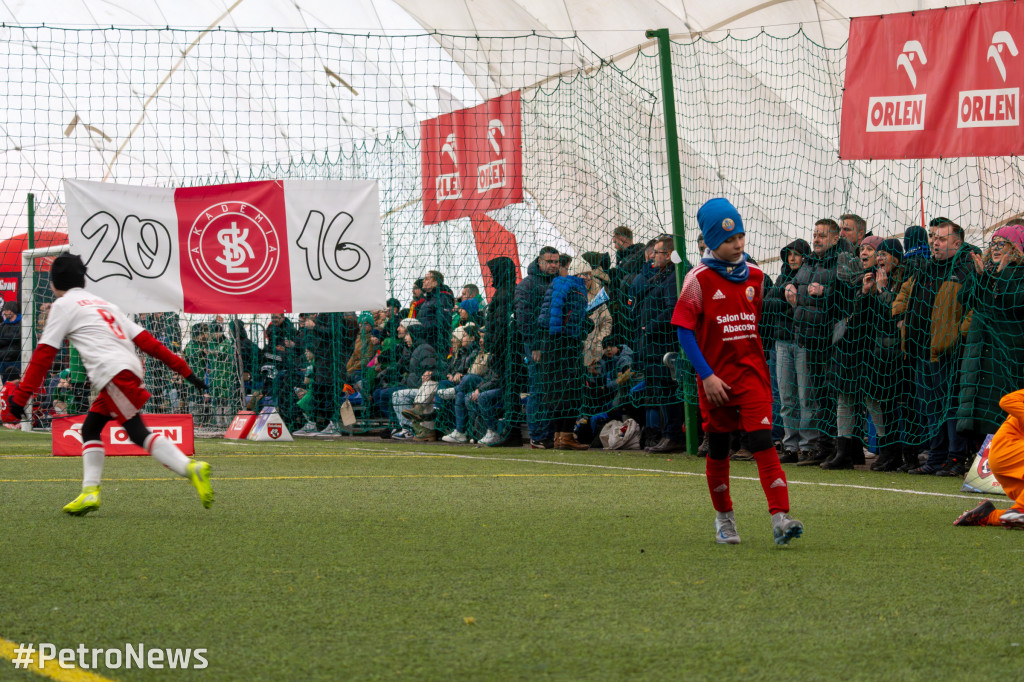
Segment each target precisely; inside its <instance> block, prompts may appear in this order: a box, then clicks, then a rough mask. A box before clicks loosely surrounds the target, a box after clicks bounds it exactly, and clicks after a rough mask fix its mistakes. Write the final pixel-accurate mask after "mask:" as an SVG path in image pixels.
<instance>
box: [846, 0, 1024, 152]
mask: <svg viewBox="0 0 1024 682" xmlns="http://www.w3.org/2000/svg"><path fill="white" fill-rule="evenodd" d="M1020 46H1024V3H1017V2H1009V1H1008V2H991V3H982V4H977V5H970V6H966V7H950V8H946V9H936V10H926V11H923V12H910V13H903V14H887V15H883V16H871V17H856V18H854V19H853V20H851V22H850V40H849V49H848V51H847V59H846V86H845V90H844V92H843V107H842V125H841V129H840V135H839V155H840V156H841V157H842V158H844V159H903V158H915V159H917V158H937V157H942V156H1008V155H1017V154H1021V153H1024V135H1022V134H1021V127H1020V121H1021V111H1020V103H1021V102H1020V91H1021V86H1022V84H1024V55H1022V54H1020Z"/></svg>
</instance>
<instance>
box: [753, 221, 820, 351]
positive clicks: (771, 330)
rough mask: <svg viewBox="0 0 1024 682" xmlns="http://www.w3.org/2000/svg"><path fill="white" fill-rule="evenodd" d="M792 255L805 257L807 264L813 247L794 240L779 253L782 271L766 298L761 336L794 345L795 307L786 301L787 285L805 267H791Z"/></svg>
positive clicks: (762, 313)
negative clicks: (797, 254) (790, 258)
mask: <svg viewBox="0 0 1024 682" xmlns="http://www.w3.org/2000/svg"><path fill="white" fill-rule="evenodd" d="M790 253H799V254H800V255H801V256H803V257H804V262H806V260H807V257H808V256H810V254H811V245H810V244H808V243H807V242H806V241H804V240H803V239H794V240H793V241H791V242H790V243H789V244H786V246H785V247H783V249H782V251H780V252H779V258H780V259H781V260H782V269H781V271H780V272H779V277H778V279H776V280H775V283H774V284H773V285H772V288H771V289H769V290H768V292H767V293H766V294H765V296H764V304H763V309H762V312H761V324H762V326H763V328H764V332H763V333H762V335H761V336H762V338H770V339H775V340H776V341H783V342H787V343H792V342H793V340H794V338H793V306H791V305H790V304H789V301H787V300H786V285H787V284H789V283H791V282H792V281H793V280H794V279H795V278H796V274H797V273H798V272H799V271H800V268H802V267H803V263H801V264H800V268H796V269H795V270H794V269H793V268H791V267H789V254H790Z"/></svg>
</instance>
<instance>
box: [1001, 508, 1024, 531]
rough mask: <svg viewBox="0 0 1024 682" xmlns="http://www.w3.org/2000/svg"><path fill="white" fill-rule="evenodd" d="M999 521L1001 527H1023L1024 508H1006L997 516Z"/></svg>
mask: <svg viewBox="0 0 1024 682" xmlns="http://www.w3.org/2000/svg"><path fill="white" fill-rule="evenodd" d="M999 523H1000V525H1002V526H1003V528H1019V529H1024V509H1017V508H1016V507H1014V508H1013V509H1007V510H1006V511H1004V512H1003V515H1002V516H1000V517H999Z"/></svg>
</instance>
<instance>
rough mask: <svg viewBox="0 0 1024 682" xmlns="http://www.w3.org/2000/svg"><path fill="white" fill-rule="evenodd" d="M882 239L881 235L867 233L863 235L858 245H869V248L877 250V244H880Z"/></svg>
mask: <svg viewBox="0 0 1024 682" xmlns="http://www.w3.org/2000/svg"><path fill="white" fill-rule="evenodd" d="M883 241H884V240H883V239H882V238H881V237H878V236H876V235H873V234H869V235H868V236H867V237H864V239H862V240H861V242H860V245H861V246H870V247H871V248H873V249H875V250H877V249H878V245H879V244H881V243H882V242H883Z"/></svg>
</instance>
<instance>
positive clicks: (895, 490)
mask: <svg viewBox="0 0 1024 682" xmlns="http://www.w3.org/2000/svg"><path fill="white" fill-rule="evenodd" d="M345 449H346V450H352V451H357V450H358V451H364V452H392V453H393V452H394V451H391V450H375V449H373V448H345ZM405 454H408V455H415V456H418V457H419V456H431V457H452V458H455V459H479V460H489V461H498V462H526V463H530V464H551V465H554V466H565V467H585V468H589V469H612V470H616V471H639V472H643V473H651V474H669V475H672V476H696V477H699V478H704V474H703V473H699V472H694V471H670V470H668V469H650V468H645V467H626V466H611V465H608V464H588V463H586V462H555V461H552V460H546V459H527V458H525V457H484V456H482V455H460V454H457V453H454V452H439V451H429V452H422V451H421V452H413V451H406V452H405ZM729 478H730V479H731V480H734V481H755V482H757V483H760V482H761V480H760V479H759V478H756V477H754V476H735V475H733V474H730V475H729ZM786 482H787V483H788V484H789V485H790V487H792V486H794V485H810V486H820V487H823V488H850V489H852V490H872V491H875V492H887V493H903V494H906V495H922V496H926V497H948V498H953V499H958V500H981V499H983V497H984V496H983V495H979V494H965V493H961V494H955V493H935V492H930V491H927V490H907V489H906V488H887V487H880V486H873V485H856V484H853V483H826V482H824V481H794V480H791V479H789V477H788V476H787V479H786Z"/></svg>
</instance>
